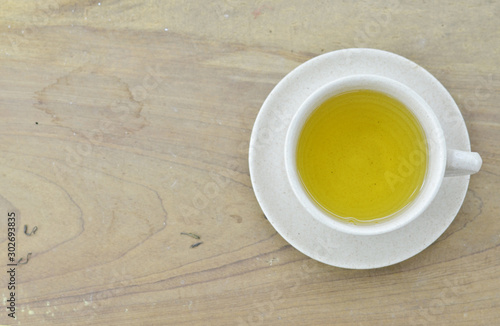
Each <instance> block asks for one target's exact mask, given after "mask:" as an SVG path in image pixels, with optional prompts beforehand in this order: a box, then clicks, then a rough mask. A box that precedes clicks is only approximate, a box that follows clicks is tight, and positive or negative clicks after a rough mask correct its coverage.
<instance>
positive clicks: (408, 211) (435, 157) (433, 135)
mask: <svg viewBox="0 0 500 326" xmlns="http://www.w3.org/2000/svg"><path fill="white" fill-rule="evenodd" d="M362 89H368V90H373V91H378V92H382V93H384V94H386V95H388V96H390V97H392V98H395V99H397V100H398V101H400V102H402V103H403V104H404V105H405V107H406V108H408V109H409V110H410V111H411V112H412V113H413V114H414V115H415V117H416V118H417V120H418V121H419V123H420V125H421V126H422V128H423V130H424V134H425V137H426V140H427V145H428V151H429V155H428V168H427V172H426V175H425V177H424V183H423V186H422V188H421V190H420V191H419V194H418V195H417V197H416V198H415V199H414V200H413V201H412V202H411V203H410V204H409V205H408V206H406V207H404V208H403V209H401V210H399V211H398V212H396V213H394V216H393V217H391V218H390V219H389V220H387V221H383V222H381V223H376V222H375V223H369V224H365V225H354V224H352V223H348V222H343V221H340V220H337V219H335V218H332V216H331V215H330V214H329V213H327V212H326V211H325V210H324V209H323V208H321V207H319V205H318V204H317V203H316V202H315V201H314V200H313V199H311V198H310V196H309V194H308V193H307V190H306V189H305V187H304V185H303V184H302V181H301V179H300V176H299V174H298V171H297V167H296V149H297V142H298V138H299V135H300V132H301V131H302V128H303V126H304V124H305V123H306V122H307V119H308V118H309V116H310V115H311V114H312V113H313V112H314V110H315V109H316V108H317V107H318V106H319V105H320V104H321V103H323V102H324V101H326V100H327V99H328V98H331V97H333V96H335V95H337V94H340V93H343V92H348V91H353V90H362ZM284 153H285V169H286V173H287V177H288V182H289V183H290V186H291V188H292V190H293V192H294V194H295V197H296V198H297V199H298V201H299V203H300V204H301V205H302V206H303V207H304V208H305V209H306V210H307V211H308V212H309V213H310V214H311V215H312V216H313V218H315V219H316V220H318V221H319V222H320V223H322V224H323V225H325V226H327V227H329V228H333V229H336V230H338V231H341V232H344V233H348V234H354V235H378V234H383V233H388V232H391V231H394V230H396V229H399V228H401V227H403V226H405V225H407V224H408V223H410V222H411V221H413V220H414V219H415V218H417V217H418V216H419V215H421V214H422V213H423V212H424V211H425V210H426V209H427V207H428V206H429V205H430V204H431V202H432V201H433V199H434V198H435V196H436V195H437V192H438V191H439V188H440V186H441V183H442V180H443V178H444V173H445V169H446V143H445V139H444V134H443V130H442V128H441V125H440V123H439V120H438V118H437V117H436V115H435V113H434V111H433V110H432V109H431V107H430V106H429V105H428V104H427V103H426V102H425V100H423V99H422V98H421V97H420V95H418V94H417V93H416V92H415V91H413V90H412V89H411V88H409V87H408V86H406V85H404V84H402V83H400V82H398V81H395V80H393V79H390V78H387V77H382V76H376V75H366V74H363V75H352V76H347V77H343V78H339V79H337V80H334V81H331V82H329V83H327V84H325V85H323V86H322V87H320V88H318V89H317V90H315V91H314V92H313V93H312V94H311V95H309V96H308V97H307V98H306V100H305V101H304V102H303V103H302V105H301V106H300V107H299V109H298V110H297V112H296V113H295V114H294V116H293V118H292V120H291V123H290V125H289V128H288V130H287V134H286V139H285V151H284Z"/></svg>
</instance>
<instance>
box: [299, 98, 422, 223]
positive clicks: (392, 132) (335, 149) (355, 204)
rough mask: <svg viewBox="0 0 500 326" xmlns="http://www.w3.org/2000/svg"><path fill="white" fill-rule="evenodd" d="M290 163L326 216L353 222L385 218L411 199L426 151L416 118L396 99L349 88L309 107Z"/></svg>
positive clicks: (420, 179) (419, 184)
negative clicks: (293, 161)
mask: <svg viewBox="0 0 500 326" xmlns="http://www.w3.org/2000/svg"><path fill="white" fill-rule="evenodd" d="M296 161H297V170H298V173H299V176H300V179H301V181H302V183H303V185H304V188H305V189H306V190H307V192H308V193H309V195H310V197H311V198H312V199H313V200H314V201H315V202H316V203H317V204H318V205H319V206H320V207H322V208H323V209H324V210H325V211H327V212H329V213H330V214H331V215H333V216H335V217H338V218H340V219H342V220H345V221H348V222H353V223H356V224H359V223H367V222H380V221H383V220H385V219H388V218H390V216H391V215H393V214H394V213H396V212H398V211H400V210H401V209H403V208H404V207H406V206H407V205H408V204H409V203H411V202H412V200H413V199H415V198H416V196H417V194H418V192H419V190H420V189H421V187H422V184H423V181H424V177H425V174H426V170H427V162H428V149H427V143H426V138H425V134H424V131H423V129H422V127H421V125H420V123H419V122H418V120H417V119H416V118H415V116H414V115H413V114H412V112H411V111H409V110H408V109H407V108H406V107H405V106H404V105H403V104H402V103H401V102H399V101H398V100H396V99H394V98H392V97H390V96H388V95H386V94H383V93H380V92H376V91H372V90H355V91H349V92H345V93H341V94H338V95H336V96H333V97H331V98H329V99H328V100H326V101H325V102H323V103H322V104H321V105H320V106H319V107H317V108H316V109H315V110H314V111H313V113H311V115H310V116H309V118H308V120H307V121H306V123H305V124H304V127H303V128H302V131H301V133H300V136H299V140H298V143H297V157H296Z"/></svg>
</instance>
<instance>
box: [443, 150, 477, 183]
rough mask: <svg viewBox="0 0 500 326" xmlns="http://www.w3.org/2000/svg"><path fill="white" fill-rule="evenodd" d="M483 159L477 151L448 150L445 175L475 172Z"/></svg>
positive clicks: (452, 175)
mask: <svg viewBox="0 0 500 326" xmlns="http://www.w3.org/2000/svg"><path fill="white" fill-rule="evenodd" d="M482 164H483V160H482V159H481V156H479V154H478V153H476V152H466V151H459V150H457V149H448V150H447V159H446V172H445V173H444V176H445V177H455V176H459V175H468V174H474V173H476V172H478V171H479V169H480V168H481V165H482Z"/></svg>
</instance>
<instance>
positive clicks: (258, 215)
mask: <svg viewBox="0 0 500 326" xmlns="http://www.w3.org/2000/svg"><path fill="white" fill-rule="evenodd" d="M499 14H500V2H498V1H486V0H485V1H465V0H462V1H453V2H448V3H445V2H444V1H443V2H439V4H438V3H437V2H433V1H427V2H426V1H415V2H409V1H400V0H395V1H392V2H389V3H388V2H386V1H380V2H377V3H375V2H372V1H332V2H326V1H321V2H320V1H312V2H310V1H308V2H306V1H275V2H273V1H260V0H259V1H243V2H240V1H233V0H225V1H203V2H202V1H132V0H127V1H107V0H101V2H99V1H97V0H96V1H91V0H86V1H69V0H66V1H63V0H48V1H33V2H32V1H14V0H4V1H2V2H1V4H0V118H1V119H0V153H1V155H0V208H1V209H0V214H1V215H2V216H3V217H2V222H1V227H0V230H1V233H0V241H1V253H2V254H1V256H0V259H1V261H2V266H4V268H3V269H4V270H3V271H1V275H2V276H1V280H2V281H1V283H0V292H1V293H2V300H3V304H4V305H6V306H7V307H8V306H9V305H10V301H8V300H11V295H10V292H11V291H9V290H8V283H9V281H10V274H9V273H8V271H9V269H8V266H7V264H8V263H9V261H8V256H7V253H8V251H7V250H8V233H7V231H8V230H7V223H8V220H7V218H8V216H7V215H8V214H9V213H15V214H16V216H15V217H16V222H15V223H16V227H17V233H16V239H15V241H16V247H15V248H16V251H15V253H16V257H15V261H17V260H19V259H20V258H23V261H21V263H20V264H19V265H18V266H17V267H16V273H15V283H16V284H15V286H16V289H15V291H14V292H15V295H14V297H15V303H16V314H15V315H16V316H17V319H12V318H9V317H8V316H7V313H8V312H9V311H7V310H5V309H2V312H1V315H0V324H5V325H453V326H458V325H474V326H476V325H498V323H500V220H499V216H498V212H499V209H500V200H499V199H500V196H499V193H500V111H499V107H498V103H500V95H499V90H500V66H499V58H500V19H499V18H498V17H499ZM350 47H373V48H379V49H384V50H388V51H391V52H395V53H398V54H400V55H403V56H405V57H407V58H409V59H411V60H413V61H415V62H416V63H418V64H420V65H422V66H423V67H424V68H426V69H427V70H429V71H430V72H431V73H432V74H434V75H435V76H436V77H437V78H438V79H439V80H440V81H441V82H442V83H443V85H444V86H445V87H447V89H448V90H449V91H450V93H451V94H452V96H453V97H454V98H455V100H456V101H457V103H458V105H459V107H460V108H461V110H462V114H463V115H464V118H465V121H466V123H467V127H468V129H469V133H470V138H471V144H472V149H473V151H477V152H479V153H480V154H481V155H482V158H483V160H484V165H483V168H482V170H481V172H480V173H478V174H476V175H474V176H472V178H471V182H470V188H469V191H468V193H467V197H466V199H465V203H464V205H463V207H462V209H461V211H460V213H459V214H458V216H457V217H456V219H455V221H454V222H453V224H452V225H451V226H450V228H449V229H448V230H447V231H446V232H445V233H444V234H443V235H442V236H441V237H440V238H439V239H438V240H437V241H436V242H435V243H434V244H433V245H432V246H430V247H429V248H428V249H426V250H425V251H423V252H422V253H420V254H418V255H417V256H415V257H413V258H411V259H409V260H407V261H404V262H402V263H399V264H397V265H394V266H390V267H387V268H381V269H376V270H346V269H340V268H335V267H331V266H327V265H324V264H321V263H318V262H316V261H314V260H311V259H310V258H308V257H306V256H304V255H303V254H301V253H300V252H298V251H297V250H296V249H294V248H293V247H292V246H290V245H289V244H288V243H287V242H286V241H284V240H283V239H282V238H281V236H280V235H278V234H277V233H276V231H275V230H274V229H273V227H272V226H271V225H270V223H269V222H268V221H267V220H266V219H265V217H264V215H263V213H262V211H261V209H260V207H259V204H258V203H257V201H256V199H255V196H254V194H253V190H252V186H251V182H250V178H249V171H248V143H249V138H250V133H251V129H252V126H253V123H254V120H255V117H256V115H257V113H258V111H259V108H260V106H261V104H262V102H263V101H264V99H265V98H266V97H267V95H268V94H269V92H270V91H271V89H272V88H273V87H274V86H275V85H276V84H277V83H278V82H279V80H280V79H281V78H283V76H285V75H286V74H287V73H288V72H289V71H291V70H292V69H293V68H295V67H296V66H298V65H300V64H301V63H303V62H304V61H306V60H308V59H310V58H312V57H314V56H317V55H319V54H322V53H325V52H329V51H333V50H337V49H342V48H350ZM24 225H27V226H28V227H27V232H28V233H29V232H30V231H32V229H33V228H34V227H35V226H37V228H38V230H37V231H36V233H35V234H32V235H31V236H28V235H26V234H24V232H23V231H24V230H23V227H24ZM181 232H185V233H194V234H196V235H199V236H200V237H201V238H200V239H196V238H194V237H192V236H190V235H183V234H181ZM200 243H201V244H200ZM197 244H198V245H197ZM196 245H197V246H196ZM29 253H31V256H30V257H29V261H28V263H27V264H22V263H23V262H26V258H28V257H27V256H28V254H29Z"/></svg>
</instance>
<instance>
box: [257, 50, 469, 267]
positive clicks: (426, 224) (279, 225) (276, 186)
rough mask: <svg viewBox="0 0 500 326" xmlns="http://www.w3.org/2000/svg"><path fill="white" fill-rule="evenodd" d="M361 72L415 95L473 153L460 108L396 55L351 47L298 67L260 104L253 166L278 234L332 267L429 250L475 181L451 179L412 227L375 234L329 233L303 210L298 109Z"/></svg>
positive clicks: (451, 141) (458, 145)
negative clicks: (295, 141)
mask: <svg viewBox="0 0 500 326" xmlns="http://www.w3.org/2000/svg"><path fill="white" fill-rule="evenodd" d="M355 74H374V75H380V76H385V77H388V78H392V79H395V80H397V81H399V82H401V83H403V84H406V85H407V86H409V87H410V88H412V89H413V90H415V91H416V92H417V93H418V94H419V95H420V96H421V97H422V98H423V99H424V100H426V101H427V103H428V104H429V105H430V106H431V107H432V108H434V109H435V113H436V115H437V117H438V119H439V121H440V123H441V125H442V128H443V131H444V133H445V138H446V144H447V147H448V148H453V149H459V150H464V151H470V142H469V136H468V133H467V128H466V126H465V122H464V120H463V118H462V115H461V113H460V110H459V109H458V107H457V105H456V104H455V101H454V100H453V98H452V97H451V95H450V94H449V93H448V91H447V90H446V89H445V88H444V87H443V85H441V83H440V82H439V81H438V80H437V79H436V78H435V77H433V76H432V75H431V74H430V73H429V72H427V71H426V70H425V69H423V68H422V67H420V66H418V65H417V64H415V63H414V62H412V61H410V60H408V59H405V58H403V57H401V56H398V55H396V54H393V53H390V52H385V51H381V50H373V49H346V50H339V51H334V52H330V53H326V54H323V55H321V56H318V57H315V58H313V59H311V60H309V61H307V62H305V63H304V64H302V65H300V66H299V67H297V68H296V69H294V70H293V71H292V72H290V73H289V74H288V75H287V76H285V78H283V79H282V80H281V81H280V82H279V83H278V85H276V87H275V88H274V89H273V90H272V92H271V93H270V94H269V96H268V98H267V99H266V101H265V102H264V104H263V105H262V108H261V110H260V112H259V114H258V116H257V119H256V121H255V125H254V127H253V131H252V136H251V139H250V152H249V165H250V177H251V179H252V185H253V189H254V191H255V195H256V197H257V200H258V201H259V204H260V206H261V208H262V210H263V211H264V214H266V217H267V219H268V220H269V221H270V222H271V224H272V225H273V227H274V228H275V229H276V231H278V233H279V234H280V235H281V236H282V237H283V238H285V240H286V241H288V242H289V243H290V244H291V245H292V246H294V247H295V248H296V249H297V250H299V251H301V252H302V253H304V254H305V255H307V256H309V257H311V258H313V259H316V260H318V261H321V262H323V263H325V264H329V265H332V266H338V267H344V268H352V269H368V268H378V267H384V266H388V265H392V264H396V263H399V262H401V261H403V260H405V259H408V258H410V257H412V256H414V255H416V254H418V253H419V252H421V251H422V250H424V249H425V248H427V247H428V246H429V245H431V244H432V243H433V242H434V241H435V240H436V239H437V238H438V237H439V236H440V235H441V234H442V233H443V232H444V231H445V230H446V229H447V228H448V226H449V225H450V224H451V222H452V221H453V219H454V218H455V216H456V215H457V213H458V211H459V209H460V207H461V206H462V203H463V201H464V199H465V194H466V192H467V187H468V185H469V178H470V177H469V176H460V177H448V178H445V179H444V181H443V184H442V186H441V188H440V190H439V193H438V195H437V197H436V199H435V200H434V202H433V203H432V204H431V206H430V207H429V208H428V209H427V210H426V211H425V212H424V213H423V214H422V215H421V216H420V217H418V218H417V219H416V220H415V221H413V222H411V223H410V224H408V225H407V226H405V227H403V228H401V229H398V230H396V231H393V232H391V233H386V234H382V235H377V236H355V235H350V234H345V233H341V232H338V231H334V230H331V229H327V228H326V227H324V226H323V225H322V224H320V223H319V222H318V221H316V220H315V219H314V218H313V217H312V216H310V215H309V214H308V212H307V211H306V210H305V209H304V208H303V207H302V206H300V204H299V202H298V200H297V199H296V197H295V196H294V194H293V191H292V189H291V188H290V185H289V183H288V178H287V175H286V171H285V163H284V146H285V145H284V144H285V136H286V132H287V129H288V126H289V124H290V121H291V119H292V117H293V115H294V114H295V112H296V111H297V109H298V108H299V106H300V104H301V103H302V102H303V101H304V100H305V99H306V98H307V97H308V96H309V95H310V94H311V93H312V92H313V91H314V90H316V89H317V88H319V87H320V86H322V85H324V84H325V83H328V82H330V81H332V80H335V79H338V78H341V77H345V76H349V75H355Z"/></svg>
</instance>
